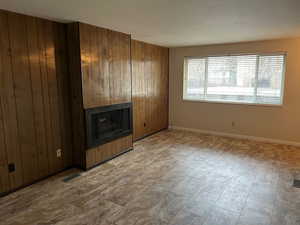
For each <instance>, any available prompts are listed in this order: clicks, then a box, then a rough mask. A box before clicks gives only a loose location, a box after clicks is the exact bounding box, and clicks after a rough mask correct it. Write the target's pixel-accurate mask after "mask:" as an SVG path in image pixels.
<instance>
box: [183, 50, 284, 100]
mask: <svg viewBox="0 0 300 225" xmlns="http://www.w3.org/2000/svg"><path fill="white" fill-rule="evenodd" d="M284 65H285V55H284V54H278V55H238V56H214V57H203V58H190V57H189V58H185V62H184V84H183V99H185V100H198V101H214V102H232V103H253V104H273V105H281V104H282V98H283V84H284Z"/></svg>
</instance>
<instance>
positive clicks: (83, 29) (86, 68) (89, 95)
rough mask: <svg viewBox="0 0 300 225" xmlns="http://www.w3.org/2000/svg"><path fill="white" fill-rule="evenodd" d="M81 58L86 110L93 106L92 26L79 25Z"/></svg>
mask: <svg viewBox="0 0 300 225" xmlns="http://www.w3.org/2000/svg"><path fill="white" fill-rule="evenodd" d="M79 35H80V57H81V73H82V74H81V76H82V92H83V93H82V95H83V96H82V97H83V105H84V108H85V109H86V108H89V106H90V105H93V101H94V95H93V92H92V91H93V85H94V84H93V80H92V55H91V44H90V43H91V40H90V39H91V26H90V25H87V24H82V23H80V24H79Z"/></svg>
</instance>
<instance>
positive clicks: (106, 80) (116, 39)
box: [70, 23, 131, 109]
mask: <svg viewBox="0 0 300 225" xmlns="http://www.w3.org/2000/svg"><path fill="white" fill-rule="evenodd" d="M75 24H76V25H75V26H78V35H79V43H78V45H79V46H80V61H81V76H82V98H83V106H84V108H85V109H88V108H93V107H98V106H105V105H110V104H119V103H125V102H130V101H131V71H130V35H127V34H123V33H120V32H116V31H112V30H107V29H104V28H99V27H95V26H92V25H89V24H84V23H75ZM70 26H74V24H73V25H70Z"/></svg>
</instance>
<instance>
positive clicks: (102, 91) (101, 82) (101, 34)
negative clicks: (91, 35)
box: [95, 29, 110, 105]
mask: <svg viewBox="0 0 300 225" xmlns="http://www.w3.org/2000/svg"><path fill="white" fill-rule="evenodd" d="M96 40H97V42H96V45H97V50H98V51H97V57H98V66H99V74H100V76H97V75H96V74H95V76H97V77H98V87H97V89H99V95H97V97H98V98H99V100H98V101H97V103H98V104H99V105H110V92H109V90H110V84H109V76H110V74H109V59H108V57H109V56H108V51H109V50H108V48H109V46H108V30H107V29H96Z"/></svg>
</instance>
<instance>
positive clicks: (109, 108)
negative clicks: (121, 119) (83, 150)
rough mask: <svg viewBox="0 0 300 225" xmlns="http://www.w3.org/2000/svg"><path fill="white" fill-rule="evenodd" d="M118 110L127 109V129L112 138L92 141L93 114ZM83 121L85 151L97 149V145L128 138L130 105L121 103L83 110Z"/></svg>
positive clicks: (130, 117) (130, 114)
mask: <svg viewBox="0 0 300 225" xmlns="http://www.w3.org/2000/svg"><path fill="white" fill-rule="evenodd" d="M120 109H129V129H127V130H125V131H123V132H120V133H118V134H117V135H114V136H113V137H107V138H105V139H101V140H98V139H94V138H92V126H90V124H91V122H92V121H91V120H92V115H93V114H98V113H103V112H110V111H115V110H120ZM85 119H86V140H87V141H86V146H87V150H88V149H90V148H93V147H97V146H99V145H103V144H105V143H108V142H111V141H113V140H116V139H118V138H121V137H125V136H128V135H130V134H132V103H131V102H127V103H121V104H114V105H108V106H100V107H95V108H89V109H86V110H85Z"/></svg>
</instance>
